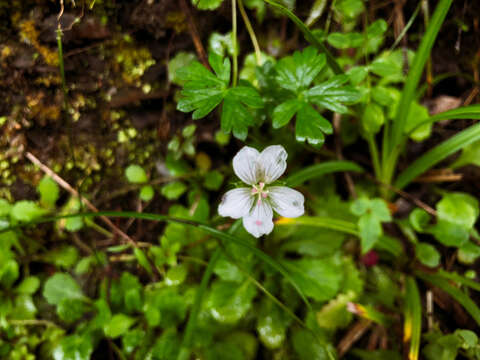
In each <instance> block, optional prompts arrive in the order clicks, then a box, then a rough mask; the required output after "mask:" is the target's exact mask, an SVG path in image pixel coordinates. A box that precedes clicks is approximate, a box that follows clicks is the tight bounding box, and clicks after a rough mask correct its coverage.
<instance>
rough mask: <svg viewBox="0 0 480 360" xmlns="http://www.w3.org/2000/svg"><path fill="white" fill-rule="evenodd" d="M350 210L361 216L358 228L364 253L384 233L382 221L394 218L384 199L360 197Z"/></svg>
mask: <svg viewBox="0 0 480 360" xmlns="http://www.w3.org/2000/svg"><path fill="white" fill-rule="evenodd" d="M350 211H351V212H352V213H353V214H354V215H357V216H359V219H358V230H359V234H360V240H361V245H362V253H363V254H365V253H366V252H367V251H369V250H370V249H372V247H373V246H374V245H375V244H376V242H377V241H378V240H379V239H380V236H381V235H382V234H383V230H382V222H388V221H391V220H392V216H391V215H390V210H389V209H388V206H387V204H386V203H385V201H384V200H382V199H368V198H360V199H357V200H355V202H353V203H352V205H351V207H350Z"/></svg>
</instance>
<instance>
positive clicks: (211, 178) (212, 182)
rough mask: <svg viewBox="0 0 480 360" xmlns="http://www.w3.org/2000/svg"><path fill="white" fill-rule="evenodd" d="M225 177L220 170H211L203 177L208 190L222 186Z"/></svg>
mask: <svg viewBox="0 0 480 360" xmlns="http://www.w3.org/2000/svg"><path fill="white" fill-rule="evenodd" d="M224 178H225V177H224V176H223V174H222V173H221V172H220V171H218V170H213V171H209V172H208V173H206V174H205V178H204V179H203V186H205V188H206V189H208V190H218V189H220V186H222V183H223V179H224Z"/></svg>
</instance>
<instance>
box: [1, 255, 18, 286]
mask: <svg viewBox="0 0 480 360" xmlns="http://www.w3.org/2000/svg"><path fill="white" fill-rule="evenodd" d="M19 275H20V269H19V266H18V263H17V262H16V261H15V260H14V259H8V260H7V261H5V262H3V263H2V264H1V265H0V284H3V285H4V286H5V287H6V288H9V287H11V286H12V285H13V283H14V282H15V281H16V280H17V279H18V277H19Z"/></svg>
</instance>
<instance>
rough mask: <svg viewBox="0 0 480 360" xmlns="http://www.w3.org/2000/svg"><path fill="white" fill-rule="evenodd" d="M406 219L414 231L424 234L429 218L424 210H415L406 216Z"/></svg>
mask: <svg viewBox="0 0 480 360" xmlns="http://www.w3.org/2000/svg"><path fill="white" fill-rule="evenodd" d="M408 219H409V221H410V224H411V225H412V227H413V228H414V229H415V231H417V232H419V233H422V232H425V230H426V227H427V225H428V223H429V222H430V219H431V216H430V215H429V214H428V213H427V212H426V211H425V210H423V209H420V208H415V209H413V211H412V212H411V213H410V215H409V216H408Z"/></svg>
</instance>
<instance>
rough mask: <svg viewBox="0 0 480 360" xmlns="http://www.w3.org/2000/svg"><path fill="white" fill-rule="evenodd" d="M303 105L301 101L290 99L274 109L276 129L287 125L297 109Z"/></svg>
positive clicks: (273, 123) (273, 119)
mask: <svg viewBox="0 0 480 360" xmlns="http://www.w3.org/2000/svg"><path fill="white" fill-rule="evenodd" d="M302 106H303V103H302V102H301V101H298V100H297V99H290V100H287V101H285V102H284V103H281V104H280V105H278V106H277V107H275V109H274V110H273V118H272V126H273V128H274V129H278V128H281V127H282V126H285V125H287V124H288V123H289V122H290V120H291V119H292V117H293V116H294V115H295V114H296V113H297V111H298V110H299V109H300V108H301V107H302Z"/></svg>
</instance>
